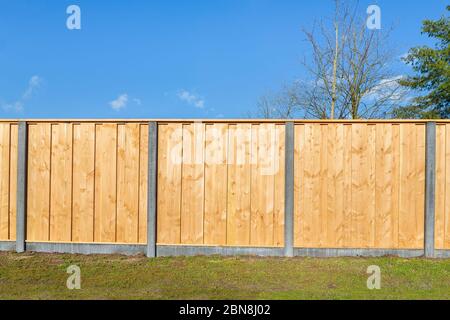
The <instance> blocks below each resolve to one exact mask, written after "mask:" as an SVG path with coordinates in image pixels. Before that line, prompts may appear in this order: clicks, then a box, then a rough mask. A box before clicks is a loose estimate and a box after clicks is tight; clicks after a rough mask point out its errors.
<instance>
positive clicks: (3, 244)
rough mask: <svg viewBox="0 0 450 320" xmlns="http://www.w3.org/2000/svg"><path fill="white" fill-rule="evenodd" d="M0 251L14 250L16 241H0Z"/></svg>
mask: <svg viewBox="0 0 450 320" xmlns="http://www.w3.org/2000/svg"><path fill="white" fill-rule="evenodd" d="M0 251H16V242H15V241H0Z"/></svg>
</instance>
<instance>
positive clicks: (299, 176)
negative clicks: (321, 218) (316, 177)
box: [294, 124, 306, 247]
mask: <svg viewBox="0 0 450 320" xmlns="http://www.w3.org/2000/svg"><path fill="white" fill-rule="evenodd" d="M294 141H295V143H294V247H302V246H303V245H304V243H305V239H304V232H303V230H302V229H303V228H304V220H303V215H304V212H305V200H304V198H305V194H304V191H305V179H304V172H305V153H306V152H305V125H303V124H299V125H294Z"/></svg>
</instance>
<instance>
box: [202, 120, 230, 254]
mask: <svg viewBox="0 0 450 320" xmlns="http://www.w3.org/2000/svg"><path fill="white" fill-rule="evenodd" d="M227 155H228V124H213V125H206V127H205V213H204V215H205V217H204V238H203V243H204V244H208V245H225V244H226V243H227V186H228V179H227V178H228V174H227V169H228V168H227Z"/></svg>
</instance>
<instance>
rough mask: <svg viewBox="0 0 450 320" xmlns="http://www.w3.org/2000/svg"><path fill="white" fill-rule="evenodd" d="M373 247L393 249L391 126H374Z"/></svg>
mask: <svg viewBox="0 0 450 320" xmlns="http://www.w3.org/2000/svg"><path fill="white" fill-rule="evenodd" d="M376 135H377V140H376V218H375V247H376V248H386V249H388V248H393V245H394V241H393V240H394V239H393V236H394V234H393V232H392V229H393V223H392V222H393V221H392V217H393V214H392V204H393V200H392V184H393V147H392V144H393V136H392V125H391V124H377V125H376Z"/></svg>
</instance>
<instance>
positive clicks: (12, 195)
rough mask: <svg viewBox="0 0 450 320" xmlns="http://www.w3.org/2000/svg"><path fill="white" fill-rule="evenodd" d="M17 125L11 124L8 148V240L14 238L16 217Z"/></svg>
mask: <svg viewBox="0 0 450 320" xmlns="http://www.w3.org/2000/svg"><path fill="white" fill-rule="evenodd" d="M18 129H19V126H18V125H17V124H11V139H10V140H11V142H10V143H11V148H10V161H9V163H10V166H9V168H10V173H9V177H10V179H9V180H10V182H9V240H16V219H17V168H18V167H17V164H18V145H17V144H18V139H19V134H18Z"/></svg>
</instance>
